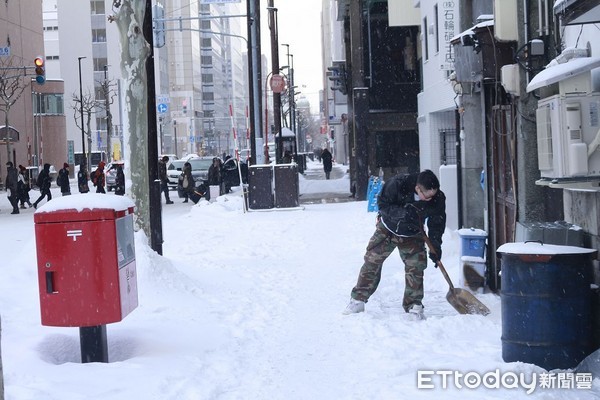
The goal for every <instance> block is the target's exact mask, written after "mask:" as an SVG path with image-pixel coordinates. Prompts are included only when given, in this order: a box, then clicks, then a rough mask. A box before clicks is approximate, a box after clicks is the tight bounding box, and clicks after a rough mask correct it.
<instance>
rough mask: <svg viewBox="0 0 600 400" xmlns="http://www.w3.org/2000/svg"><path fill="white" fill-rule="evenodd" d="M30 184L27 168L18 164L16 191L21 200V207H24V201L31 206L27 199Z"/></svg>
mask: <svg viewBox="0 0 600 400" xmlns="http://www.w3.org/2000/svg"><path fill="white" fill-rule="evenodd" d="M30 190H31V186H30V185H29V174H28V173H27V168H25V167H24V166H22V165H19V176H18V182H17V192H18V193H19V201H20V202H21V208H26V207H25V203H27V204H28V205H29V207H32V206H33V205H32V204H31V200H30V199H29V191H30Z"/></svg>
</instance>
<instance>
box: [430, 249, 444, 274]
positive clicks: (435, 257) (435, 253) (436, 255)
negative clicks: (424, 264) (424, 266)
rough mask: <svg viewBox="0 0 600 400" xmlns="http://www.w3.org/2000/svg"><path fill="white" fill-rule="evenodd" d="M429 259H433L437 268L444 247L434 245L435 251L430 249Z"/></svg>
mask: <svg viewBox="0 0 600 400" xmlns="http://www.w3.org/2000/svg"><path fill="white" fill-rule="evenodd" d="M429 259H430V260H431V261H433V265H434V266H435V267H436V268H437V262H438V261H439V260H441V259H442V247H441V246H436V245H433V251H429Z"/></svg>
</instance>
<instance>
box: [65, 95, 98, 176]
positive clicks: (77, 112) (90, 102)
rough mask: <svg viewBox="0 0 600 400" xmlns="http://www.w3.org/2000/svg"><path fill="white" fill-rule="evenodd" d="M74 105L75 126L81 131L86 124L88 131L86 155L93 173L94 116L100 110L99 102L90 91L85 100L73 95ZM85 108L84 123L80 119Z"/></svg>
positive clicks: (89, 169) (85, 130) (88, 167)
mask: <svg viewBox="0 0 600 400" xmlns="http://www.w3.org/2000/svg"><path fill="white" fill-rule="evenodd" d="M72 96H73V98H72V100H73V105H72V106H71V107H72V108H73V119H74V120H75V125H77V127H78V128H79V129H81V127H82V124H84V123H85V126H86V129H84V131H83V132H84V133H85V135H86V136H87V143H88V144H87V146H88V147H87V150H88V153H87V155H86V160H87V169H88V171H90V172H91V153H92V114H95V113H96V111H97V109H98V102H97V101H96V100H95V99H94V96H93V95H92V93H90V91H89V90H88V91H87V92H86V93H85V94H84V95H83V98H82V99H80V98H79V95H78V94H76V93H73V95H72ZM82 107H83V115H84V119H85V122H84V121H80V120H79V119H78V118H81V117H80V116H81V108H82Z"/></svg>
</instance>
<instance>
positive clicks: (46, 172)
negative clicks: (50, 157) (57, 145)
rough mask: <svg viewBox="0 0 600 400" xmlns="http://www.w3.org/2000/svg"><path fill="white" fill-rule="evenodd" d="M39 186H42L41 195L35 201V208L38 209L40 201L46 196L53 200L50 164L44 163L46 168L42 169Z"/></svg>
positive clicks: (38, 178) (38, 180)
mask: <svg viewBox="0 0 600 400" xmlns="http://www.w3.org/2000/svg"><path fill="white" fill-rule="evenodd" d="M36 184H37V186H38V187H39V188H40V197H39V198H38V199H37V200H36V201H34V202H33V208H36V209H37V206H38V204H40V201H42V200H44V197H47V198H48V201H50V200H52V193H50V185H52V177H50V164H48V163H46V164H44V168H43V169H42V170H41V171H40V173H39V175H38V177H37V181H36Z"/></svg>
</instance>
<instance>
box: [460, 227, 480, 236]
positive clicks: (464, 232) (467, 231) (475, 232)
mask: <svg viewBox="0 0 600 400" xmlns="http://www.w3.org/2000/svg"><path fill="white" fill-rule="evenodd" d="M458 234H459V235H460V236H461V237H467V236H483V237H487V232H486V231H484V230H483V229H476V228H462V229H459V230H458Z"/></svg>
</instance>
